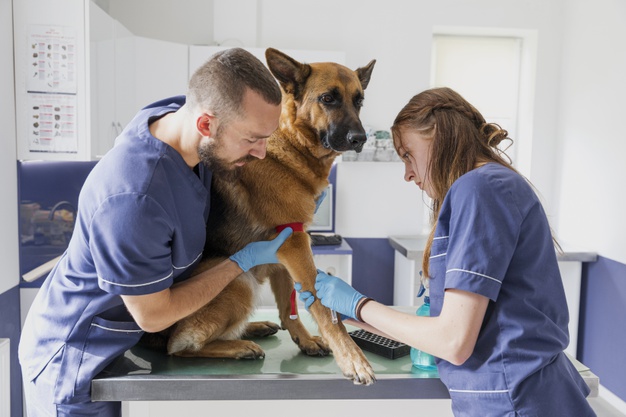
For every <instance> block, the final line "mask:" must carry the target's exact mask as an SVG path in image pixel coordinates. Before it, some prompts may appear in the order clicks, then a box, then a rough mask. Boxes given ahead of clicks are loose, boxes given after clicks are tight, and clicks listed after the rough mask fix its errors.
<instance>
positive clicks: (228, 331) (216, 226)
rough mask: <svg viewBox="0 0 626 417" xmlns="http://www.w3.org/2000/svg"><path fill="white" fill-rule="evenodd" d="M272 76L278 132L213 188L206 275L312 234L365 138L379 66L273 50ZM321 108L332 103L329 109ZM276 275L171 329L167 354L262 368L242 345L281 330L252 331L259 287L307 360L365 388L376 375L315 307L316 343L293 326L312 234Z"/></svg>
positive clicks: (251, 275) (239, 281) (228, 294)
mask: <svg viewBox="0 0 626 417" xmlns="http://www.w3.org/2000/svg"><path fill="white" fill-rule="evenodd" d="M266 59H267V63H268V67H269V68H270V70H271V71H272V73H273V74H274V76H275V77H276V78H277V80H278V81H279V84H280V86H281V88H282V91H283V104H282V114H281V119H280V126H279V128H278V130H277V131H276V132H275V133H274V134H273V135H272V136H271V138H270V139H269V140H268V144H267V156H266V158H265V159H263V160H256V161H254V162H250V163H248V164H247V165H245V166H244V167H242V168H241V169H240V172H239V175H238V178H237V179H236V180H233V179H232V178H230V179H228V180H226V179H221V178H219V176H216V177H215V178H214V180H213V186H212V188H213V190H212V193H213V197H214V198H212V203H211V204H212V207H211V216H210V219H209V224H208V227H207V247H206V250H205V256H207V258H206V259H205V260H204V261H203V262H202V264H201V265H200V266H199V268H198V270H197V271H201V270H205V269H207V268H210V267H211V266H213V265H215V264H217V263H219V262H220V261H222V260H223V259H224V258H226V257H228V256H229V255H231V254H233V253H234V252H236V251H237V250H239V249H241V248H242V247H243V246H245V245H246V244H247V243H249V242H252V241H257V240H267V239H270V238H273V237H274V236H275V235H276V232H275V227H276V226H277V225H282V224H287V223H292V222H301V223H303V224H304V225H305V226H306V225H309V224H310V223H311V221H312V219H313V214H314V211H315V199H316V198H317V197H318V196H319V195H320V193H321V192H322V191H323V190H324V188H325V187H326V186H327V185H328V175H329V173H330V169H331V166H332V163H333V161H334V159H335V158H336V157H337V156H338V155H339V152H341V151H345V150H349V149H356V150H357V151H360V149H361V148H362V146H363V142H364V141H365V132H364V130H363V127H362V125H361V122H360V120H359V108H360V104H361V101H362V97H363V90H364V89H365V88H366V87H367V84H368V83H369V79H370V76H371V72H372V69H373V67H374V63H375V61H371V62H370V63H369V64H368V65H367V66H365V67H363V68H359V69H357V70H356V71H352V70H350V69H348V68H346V67H344V66H342V65H338V64H335V63H314V64H310V65H307V64H301V63H299V62H297V61H295V60H293V59H292V58H291V57H289V56H287V55H285V54H283V53H281V52H279V51H277V50H275V49H271V48H270V49H268V50H267V51H266ZM327 101H332V102H328V103H327ZM278 258H279V260H280V262H281V265H264V266H258V267H255V268H253V269H251V270H250V271H249V272H248V273H244V274H242V275H240V276H239V277H238V278H236V279H235V280H234V281H233V282H232V283H231V284H230V285H229V286H228V287H227V288H226V289H225V290H224V291H223V292H222V293H220V294H219V296H218V297H217V298H215V299H214V300H213V301H211V302H210V303H209V304H207V305H206V306H205V307H203V308H202V309H201V310H200V311H198V312H197V313H195V314H193V315H192V316H190V317H187V318H186V319H184V320H181V321H180V322H178V323H177V324H175V325H174V326H173V328H172V329H170V334H169V340H168V344H167V347H168V352H169V353H170V354H173V355H178V356H203V357H219V358H258V357H263V356H264V352H263V351H262V349H261V348H260V347H259V346H258V345H257V344H256V343H254V342H252V341H250V340H242V339H241V337H242V336H265V335H271V334H274V333H276V332H277V331H278V330H279V326H278V325H277V324H274V323H271V322H257V323H248V322H247V319H248V317H249V316H250V314H251V313H252V312H253V310H254V304H255V293H257V287H258V285H259V284H260V283H262V282H263V281H265V280H266V279H267V278H269V280H270V284H271V288H272V291H273V292H274V295H275V297H276V301H277V306H278V311H279V316H280V320H281V326H282V328H283V329H286V330H288V331H289V333H290V335H291V338H292V339H293V341H294V342H295V343H296V344H297V345H298V347H299V348H300V349H301V350H302V351H303V352H305V353H306V354H308V355H316V356H317V355H327V354H328V353H329V352H331V351H332V352H333V355H334V357H335V360H336V362H337V364H338V366H339V367H340V368H341V370H342V372H343V374H344V375H345V376H346V377H347V378H349V379H352V380H353V381H354V382H355V383H358V384H366V385H369V384H371V383H373V382H374V380H375V377H374V372H373V370H372V368H371V366H370V364H369V363H368V361H367V359H366V358H365V356H364V355H363V353H362V351H361V350H360V349H359V348H358V347H357V346H356V344H355V343H354V342H353V341H352V339H351V338H350V336H349V335H348V333H347V331H346V328H345V327H344V325H343V324H342V323H341V322H340V323H338V324H333V323H332V322H331V314H330V311H329V310H328V309H327V308H326V307H324V306H322V305H321V303H320V302H319V301H318V300H316V301H315V303H314V304H313V305H312V306H311V307H310V310H309V311H310V313H311V314H312V315H313V317H314V318H315V320H316V322H317V324H318V328H319V330H320V333H321V335H322V337H318V336H312V335H311V334H309V332H308V331H307V330H306V329H305V328H304V326H303V325H302V323H301V322H300V320H298V319H296V320H292V319H290V318H289V314H290V302H289V299H290V297H289V296H290V293H291V291H292V289H293V282H294V281H297V282H300V283H301V284H302V288H303V290H306V291H311V292H313V293H315V289H314V283H315V277H316V267H315V264H314V263H313V254H312V251H311V247H310V239H309V236H308V234H306V233H302V232H295V233H294V234H293V235H292V236H291V237H290V238H289V239H288V240H287V241H286V242H285V244H284V245H283V246H282V247H281V249H280V250H279V252H278Z"/></svg>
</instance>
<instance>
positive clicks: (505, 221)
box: [300, 88, 595, 417]
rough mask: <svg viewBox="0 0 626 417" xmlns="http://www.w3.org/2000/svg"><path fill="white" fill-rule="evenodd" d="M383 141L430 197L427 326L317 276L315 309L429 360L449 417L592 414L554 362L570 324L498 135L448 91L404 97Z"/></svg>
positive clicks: (575, 379)
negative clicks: (389, 139)
mask: <svg viewBox="0 0 626 417" xmlns="http://www.w3.org/2000/svg"><path fill="white" fill-rule="evenodd" d="M392 132H393V139H394V143H395V146H396V149H397V151H398V154H399V155H400V156H401V157H402V159H403V161H404V164H405V176H404V179H405V180H406V181H412V182H414V183H415V184H417V186H418V187H419V188H420V189H422V190H424V191H425V192H426V194H428V196H429V197H431V198H432V209H433V220H434V221H433V223H434V226H433V229H432V232H431V234H430V237H429V239H428V243H427V246H426V249H425V256H424V261H423V265H422V266H423V272H424V276H426V277H428V280H427V281H428V284H429V286H430V300H431V317H418V316H415V315H409V314H404V313H401V312H398V311H396V310H394V309H392V308H389V307H386V306H385V305H382V304H380V303H377V302H375V301H373V300H371V299H369V298H367V297H365V296H363V295H362V294H360V293H358V292H357V291H356V290H354V289H353V288H352V287H351V286H349V285H348V284H346V283H345V282H344V281H342V280H341V279H339V278H336V277H332V276H328V275H326V274H324V273H322V272H320V273H319V275H318V276H317V281H316V285H315V289H316V291H317V297H319V298H320V300H321V302H322V304H323V305H325V306H327V307H329V308H331V309H333V310H335V311H337V312H340V313H342V314H343V315H345V316H346V317H350V318H354V319H357V320H359V321H360V322H361V323H359V324H357V325H360V326H361V327H368V326H371V327H373V328H375V329H377V330H378V331H379V332H382V333H384V334H386V335H389V336H390V337H392V338H394V339H396V340H400V341H402V342H404V343H407V344H409V345H411V346H414V347H416V348H418V349H420V350H422V351H425V352H428V353H431V354H432V355H434V356H436V357H437V366H438V370H439V375H440V377H441V380H442V381H443V382H444V383H445V385H446V386H447V387H448V390H449V392H450V397H451V398H452V409H453V411H454V414H455V416H473V417H487V416H494V417H496V416H497V417H503V416H541V417H545V416H550V417H556V416H578V417H583V416H593V415H595V414H594V412H593V411H592V410H591V408H590V406H589V405H588V403H587V401H586V399H585V397H586V396H587V394H588V393H589V389H588V387H587V386H586V385H585V383H584V382H583V380H582V378H581V377H580V375H579V374H578V372H577V371H576V369H575V368H574V366H573V365H572V364H571V363H570V361H569V360H568V359H567V357H566V356H565V354H564V353H563V349H564V348H565V347H566V346H567V344H568V337H569V336H568V332H567V324H568V319H569V318H568V312H567V311H568V310H567V305H566V301H565V294H564V290H563V287H562V284H561V278H560V275H559V270H558V267H557V260H556V253H555V248H554V243H553V239H552V236H551V231H550V227H549V225H548V221H547V218H546V215H545V213H544V211H543V208H542V206H541V203H540V202H539V200H538V199H537V196H536V195H535V193H534V192H533V189H532V187H531V186H530V185H529V184H528V182H527V181H526V180H525V179H524V178H523V177H522V176H521V175H519V174H518V173H517V172H516V171H515V169H513V168H512V167H511V165H510V164H509V163H507V162H506V161H505V159H504V158H503V157H502V156H501V152H500V151H499V150H498V149H497V148H496V146H497V145H498V144H499V143H500V141H501V140H502V139H504V138H506V136H507V132H506V131H504V130H502V129H500V127H499V126H497V125H495V124H490V123H486V122H485V119H484V118H483V116H482V115H481V114H480V113H479V112H478V111H477V110H476V109H475V108H474V107H473V106H472V105H471V104H469V103H468V102H467V101H465V100H464V99H463V98H462V97H461V96H460V95H459V94H457V93H456V92H454V91H452V90H450V89H448V88H438V89H432V90H427V91H424V92H422V93H420V94H418V95H416V96H415V97H413V98H412V99H411V100H410V101H409V103H408V104H407V105H406V106H405V107H404V108H403V109H402V110H401V111H400V113H399V114H398V116H397V117H396V120H395V122H394V124H393V127H392ZM300 298H302V299H303V300H304V301H305V303H306V304H307V305H310V304H311V303H312V302H313V301H314V298H313V297H312V296H311V293H308V292H303V293H302V294H301V295H300ZM371 327H370V329H371Z"/></svg>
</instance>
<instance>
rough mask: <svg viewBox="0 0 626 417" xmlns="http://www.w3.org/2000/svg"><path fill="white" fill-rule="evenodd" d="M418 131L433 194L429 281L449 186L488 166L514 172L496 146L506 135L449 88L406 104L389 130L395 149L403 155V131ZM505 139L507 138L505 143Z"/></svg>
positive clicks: (427, 252) (427, 250)
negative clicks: (425, 141)
mask: <svg viewBox="0 0 626 417" xmlns="http://www.w3.org/2000/svg"><path fill="white" fill-rule="evenodd" d="M405 130H419V131H420V133H422V134H423V135H426V136H427V137H430V138H431V140H432V144H431V147H430V159H429V163H428V167H427V169H426V171H427V174H426V178H428V179H429V181H430V183H429V184H430V189H431V190H432V194H433V195H431V196H430V197H431V198H432V212H431V223H432V229H431V231H430V236H429V238H428V241H427V243H426V248H425V249H424V258H423V260H422V270H423V277H425V278H428V277H429V269H428V265H429V259H430V252H431V247H432V242H433V238H434V234H435V228H436V227H437V218H438V217H439V211H440V209H441V204H442V203H443V199H444V197H445V196H446V194H447V193H448V190H449V189H450V187H451V186H452V184H453V183H454V182H455V181H456V180H457V179H458V178H459V177H460V176H462V175H463V174H465V173H467V172H469V171H471V170H473V169H474V168H476V167H478V166H480V165H482V164H485V163H487V162H495V163H498V164H501V165H503V166H505V167H507V168H509V169H511V170H513V171H515V169H514V168H513V166H512V165H511V163H510V162H509V161H510V160H509V158H508V157H507V156H506V154H505V153H504V152H503V151H501V150H500V149H499V148H498V147H497V146H498V145H499V144H500V142H501V141H502V140H503V139H508V137H507V136H508V132H507V131H506V130H504V129H502V128H500V126H498V125H497V124H495V123H487V122H486V121H485V118H484V117H483V116H482V115H481V114H480V112H479V111H478V110H477V109H476V108H475V107H474V106H472V105H471V104H470V103H469V102H467V101H466V100H465V99H464V98H463V97H462V96H461V95H460V94H458V93H457V92H455V91H454V90H452V89H450V88H446V87H443V88H433V89H430V90H426V91H423V92H421V93H419V94H417V95H416V96H414V97H413V98H411V100H409V102H408V103H407V105H406V106H404V108H403V109H402V110H401V111H400V113H398V115H397V116H396V119H395V120H394V122H393V126H392V127H391V132H392V135H393V141H394V145H395V147H396V150H397V151H398V153H399V154H400V156H402V149H404V146H403V145H402V132H403V131H405ZM509 140H510V139H509Z"/></svg>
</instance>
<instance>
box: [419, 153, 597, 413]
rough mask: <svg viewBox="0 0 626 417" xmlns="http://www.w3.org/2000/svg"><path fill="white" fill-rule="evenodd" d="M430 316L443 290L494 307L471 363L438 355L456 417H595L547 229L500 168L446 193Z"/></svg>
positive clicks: (523, 184) (528, 192) (433, 262)
mask: <svg viewBox="0 0 626 417" xmlns="http://www.w3.org/2000/svg"><path fill="white" fill-rule="evenodd" d="M429 269H430V275H431V276H430V302H431V304H430V308H431V316H438V315H439V314H440V312H441V308H442V305H443V298H444V292H445V290H446V289H449V288H455V289H459V290H464V291H469V292H473V293H477V294H481V295H483V296H485V297H487V298H489V299H490V300H491V301H490V303H489V306H488V308H487V312H486V315H485V318H484V321H483V324H482V328H481V330H480V333H479V335H478V340H477V342H476V347H475V349H474V353H473V354H472V355H471V357H470V358H469V359H468V360H467V361H466V362H465V363H464V364H463V365H461V366H455V365H453V364H451V363H449V362H447V361H445V360H441V359H437V366H438V369H439V375H440V377H441V380H442V381H443V382H444V383H445V385H446V386H447V387H448V390H449V391H450V397H451V398H452V408H453V411H454V413H455V416H475V417H477V416H480V417H488V416H494V417H495V416H497V417H503V416H553V417H555V416H574V415H575V416H579V417H581V416H593V415H595V414H594V412H593V411H592V410H591V408H590V407H589V405H588V403H587V401H586V399H585V397H586V396H587V395H588V394H589V388H588V387H587V385H586V384H585V382H584V381H583V379H582V378H581V376H580V375H579V373H578V372H577V371H576V369H575V368H574V366H573V365H572V364H571V362H570V361H569V360H568V359H567V357H566V356H565V354H564V353H563V350H564V349H565V348H566V347H567V344H568V341H569V335H568V330H567V324H568V321H569V316H568V310H567V304H566V300H565V292H564V290H563V284H562V281H561V276H560V273H559V269H558V264H557V260H556V253H555V250H554V246H553V241H552V236H551V230H550V227H549V224H548V220H547V218H546V215H545V213H544V211H543V208H542V206H541V203H540V201H539V200H538V198H537V196H536V194H535V193H534V192H533V190H532V188H531V186H530V185H529V184H528V182H527V181H526V180H525V179H524V178H523V177H521V176H520V175H518V174H517V173H515V172H513V171H512V170H510V169H508V168H506V167H504V166H501V165H499V164H495V163H489V164H486V165H483V166H482V167H480V168H477V169H474V170H473V171H470V172H468V173H467V174H465V175H463V176H462V177H460V178H459V179H458V180H457V181H456V182H455V183H454V184H453V185H452V187H451V188H450V190H449V192H448V194H447V195H446V197H445V199H444V201H443V204H442V207H441V210H440V213H439V219H438V222H437V227H436V230H435V237H434V240H433V245H432V250H431V254H430V267H429Z"/></svg>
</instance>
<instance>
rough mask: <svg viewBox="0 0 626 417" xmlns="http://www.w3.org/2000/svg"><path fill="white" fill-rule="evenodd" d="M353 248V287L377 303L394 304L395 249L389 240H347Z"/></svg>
mask: <svg viewBox="0 0 626 417" xmlns="http://www.w3.org/2000/svg"><path fill="white" fill-rule="evenodd" d="M345 239H346V241H347V242H348V244H349V245H350V246H351V247H352V285H353V286H354V288H356V289H357V290H358V291H360V292H361V293H363V294H364V295H366V296H368V297H372V298H374V299H375V300H376V301H378V302H380V303H382V304H387V305H392V304H393V267H394V249H393V248H392V247H391V245H390V244H389V240H388V239H382V238H381V239H377V238H345Z"/></svg>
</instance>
